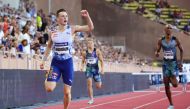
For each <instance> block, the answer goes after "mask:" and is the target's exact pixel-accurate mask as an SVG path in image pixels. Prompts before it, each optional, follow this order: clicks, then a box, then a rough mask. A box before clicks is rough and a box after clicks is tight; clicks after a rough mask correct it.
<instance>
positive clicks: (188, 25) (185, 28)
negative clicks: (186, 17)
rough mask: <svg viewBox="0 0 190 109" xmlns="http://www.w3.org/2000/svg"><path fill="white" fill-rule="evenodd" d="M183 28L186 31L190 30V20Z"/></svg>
mask: <svg viewBox="0 0 190 109" xmlns="http://www.w3.org/2000/svg"><path fill="white" fill-rule="evenodd" d="M183 30H184V31H185V32H190V22H189V23H188V24H187V25H185V26H184V28H183Z"/></svg>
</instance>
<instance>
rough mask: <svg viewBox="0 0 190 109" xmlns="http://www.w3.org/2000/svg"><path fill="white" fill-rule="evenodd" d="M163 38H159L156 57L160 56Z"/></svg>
mask: <svg viewBox="0 0 190 109" xmlns="http://www.w3.org/2000/svg"><path fill="white" fill-rule="evenodd" d="M161 40H162V39H159V40H158V44H157V48H156V52H155V55H156V57H159V54H160V50H161Z"/></svg>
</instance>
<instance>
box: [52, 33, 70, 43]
mask: <svg viewBox="0 0 190 109" xmlns="http://www.w3.org/2000/svg"><path fill="white" fill-rule="evenodd" d="M51 39H52V41H53V42H54V43H62V42H68V43H72V41H73V38H72V33H71V31H68V30H66V31H64V32H54V33H52V36H51Z"/></svg>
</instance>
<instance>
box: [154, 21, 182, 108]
mask: <svg viewBox="0 0 190 109" xmlns="http://www.w3.org/2000/svg"><path fill="white" fill-rule="evenodd" d="M171 29H172V28H171V25H166V27H165V30H164V31H165V36H163V37H162V38H161V39H160V40H159V41H158V45H157V50H156V52H155V55H156V57H159V52H160V50H161V48H162V49H163V53H164V59H163V65H162V69H163V76H164V77H163V78H164V85H165V90H166V95H167V97H168V100H169V103H170V105H169V107H168V109H174V106H173V102H172V97H171V90H170V85H169V83H171V84H172V85H173V87H177V86H178V81H177V79H176V76H178V68H179V70H182V62H183V49H182V46H181V44H180V42H179V40H178V39H177V38H176V37H174V36H172V34H171V33H172V32H171ZM176 47H178V48H179V50H180V62H179V65H178V63H177V49H176Z"/></svg>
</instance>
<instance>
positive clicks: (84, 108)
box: [80, 93, 156, 109]
mask: <svg viewBox="0 0 190 109" xmlns="http://www.w3.org/2000/svg"><path fill="white" fill-rule="evenodd" d="M152 94H156V93H148V94H143V95H138V96H135V97H129V98H124V99H118V100H113V101H109V102H105V103H101V104H97V105H92V106H87V107H83V108H80V109H89V108H93V107H98V106H102V105H106V104H111V103H115V102H120V101H125V100H131V99H135V98H140V97H144V96H147V95H152Z"/></svg>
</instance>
